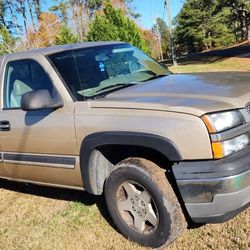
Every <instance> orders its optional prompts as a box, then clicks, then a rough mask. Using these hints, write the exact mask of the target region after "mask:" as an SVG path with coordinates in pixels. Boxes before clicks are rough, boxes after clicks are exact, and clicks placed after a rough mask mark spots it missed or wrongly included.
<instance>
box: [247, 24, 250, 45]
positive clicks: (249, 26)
mask: <svg viewBox="0 0 250 250" xmlns="http://www.w3.org/2000/svg"><path fill="white" fill-rule="evenodd" d="M247 40H248V42H249V43H250V24H248V28H247Z"/></svg>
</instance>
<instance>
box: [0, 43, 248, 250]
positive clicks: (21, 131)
mask: <svg viewBox="0 0 250 250" xmlns="http://www.w3.org/2000/svg"><path fill="white" fill-rule="evenodd" d="M0 67H1V68H0V72H1V74H0V78H1V79H0V81H1V84H2V85H1V88H0V95H1V98H0V99H1V108H0V177H1V178H5V179H8V180H14V181H22V182H27V183H35V184H39V185H49V186H55V187H63V188H71V189H78V190H86V191H87V192H89V193H91V194H94V195H102V194H104V195H105V198H106V203H107V207H108V210H109V212H110V215H111V217H112V219H113V221H114V223H115V225H116V227H117V229H118V230H119V231H120V232H121V233H122V234H123V235H125V236H126V237H127V238H129V239H130V240H133V241H136V242H138V243H140V244H143V245H146V246H151V247H160V246H163V245H169V244H170V243H171V242H173V241H174V240H175V239H176V238H177V237H178V236H179V235H180V234H181V233H182V231H183V230H184V229H185V228H186V226H187V222H190V221H193V222H196V223H216V222H223V221H225V220H227V219H230V218H232V217H233V216H235V215H236V214H238V213H240V212H241V211H242V210H244V209H246V208H247V207H248V206H249V203H250V74H249V73H243V72H242V73H235V72H232V73H229V72H227V73H201V74H177V75H175V74H171V72H169V71H168V70H167V69H166V68H164V67H163V66H161V65H160V64H158V63H157V62H156V61H154V60H153V59H152V58H150V57H148V56H147V55H145V54H144V53H143V52H141V51H140V50H139V49H137V48H135V47H132V46H131V45H129V44H126V43H123V42H100V43H82V44H76V45H64V46H56V47H50V48H44V49H37V50H31V51H27V52H22V53H17V54H11V55H6V56H3V57H0ZM83 195H84V194H83Z"/></svg>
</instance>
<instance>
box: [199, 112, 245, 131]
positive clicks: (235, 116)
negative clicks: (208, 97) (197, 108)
mask: <svg viewBox="0 0 250 250" xmlns="http://www.w3.org/2000/svg"><path fill="white" fill-rule="evenodd" d="M202 120H203V121H204V122H205V124H206V126H207V129H208V131H209V132H210V133H218V132H222V131H225V130H227V129H230V128H234V127H236V126H238V125H241V124H243V123H244V122H245V119H244V117H243V116H242V114H241V113H240V111H239V110H233V111H226V112H220V113H214V114H208V115H204V116H203V117H202Z"/></svg>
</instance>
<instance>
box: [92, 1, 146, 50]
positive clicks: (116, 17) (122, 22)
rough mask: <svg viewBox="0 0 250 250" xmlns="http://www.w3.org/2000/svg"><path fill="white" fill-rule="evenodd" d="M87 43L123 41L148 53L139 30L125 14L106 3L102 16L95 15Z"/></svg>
mask: <svg viewBox="0 0 250 250" xmlns="http://www.w3.org/2000/svg"><path fill="white" fill-rule="evenodd" d="M87 40H88V41H124V42H128V43H131V44H133V45H134V46H136V47H139V48H140V49H142V50H144V51H146V52H148V53H149V49H148V47H147V45H146V43H145V41H144V40H143V39H142V37H141V34H140V31H139V28H138V27H137V25H136V24H135V22H134V21H132V20H131V19H129V18H128V17H127V16H126V14H125V13H124V12H123V11H122V10H120V9H115V8H114V7H113V6H112V5H111V4H110V3H106V4H105V7H104V9H103V15H96V16H95V19H94V21H93V22H92V23H91V25H90V30H89V32H88V34H87Z"/></svg>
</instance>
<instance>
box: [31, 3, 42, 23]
mask: <svg viewBox="0 0 250 250" xmlns="http://www.w3.org/2000/svg"><path fill="white" fill-rule="evenodd" d="M33 2H34V5H35V12H36V17H37V20H38V19H39V16H40V15H41V0H33Z"/></svg>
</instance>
